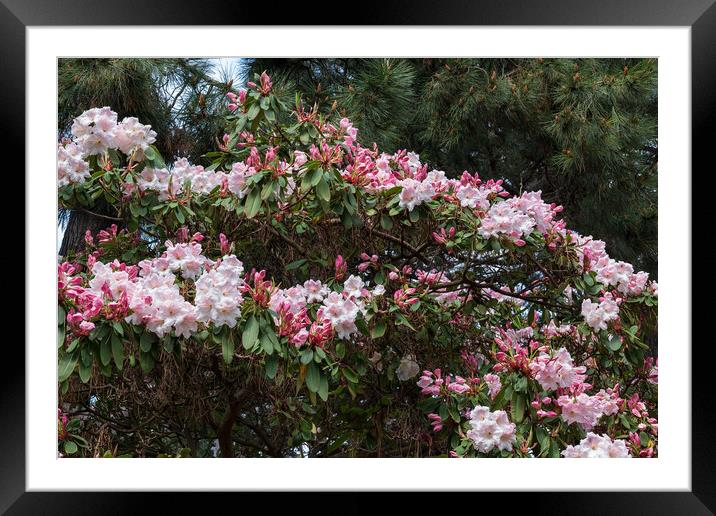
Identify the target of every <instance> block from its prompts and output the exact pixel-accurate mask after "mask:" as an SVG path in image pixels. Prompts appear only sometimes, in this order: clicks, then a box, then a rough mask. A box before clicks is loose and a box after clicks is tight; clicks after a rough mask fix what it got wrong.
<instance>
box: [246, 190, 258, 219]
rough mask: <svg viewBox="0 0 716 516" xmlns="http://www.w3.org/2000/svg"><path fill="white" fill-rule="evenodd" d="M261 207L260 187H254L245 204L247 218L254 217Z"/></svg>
mask: <svg viewBox="0 0 716 516" xmlns="http://www.w3.org/2000/svg"><path fill="white" fill-rule="evenodd" d="M260 209H261V192H260V190H259V189H258V188H254V189H252V190H251V191H250V192H249V195H248V196H247V197H246V205H245V206H244V214H245V215H246V217H247V218H249V219H252V218H254V217H255V216H256V214H257V213H258V212H259V210H260Z"/></svg>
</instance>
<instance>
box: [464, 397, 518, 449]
mask: <svg viewBox="0 0 716 516" xmlns="http://www.w3.org/2000/svg"><path fill="white" fill-rule="evenodd" d="M516 428H517V427H516V425H515V424H514V423H511V422H510V420H509V418H508V417H507V413H506V412H505V411H504V410H496V411H494V412H491V411H490V409H489V407H484V406H482V405H478V406H476V407H475V408H474V409H472V411H471V412H470V430H468V432H467V436H468V437H469V438H470V439H471V440H472V443H473V446H474V447H475V449H477V450H478V451H480V452H482V453H488V452H489V451H491V450H492V449H493V448H497V449H498V450H506V451H512V445H513V444H514V443H515V431H516Z"/></svg>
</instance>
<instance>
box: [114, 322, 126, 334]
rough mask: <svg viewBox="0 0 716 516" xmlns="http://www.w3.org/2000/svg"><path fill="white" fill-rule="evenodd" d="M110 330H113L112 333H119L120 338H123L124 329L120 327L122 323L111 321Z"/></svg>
mask: <svg viewBox="0 0 716 516" xmlns="http://www.w3.org/2000/svg"><path fill="white" fill-rule="evenodd" d="M112 328H114V331H116V332H117V333H119V334H120V335H121V336H122V337H124V328H123V327H122V323H121V322H119V321H113V322H112Z"/></svg>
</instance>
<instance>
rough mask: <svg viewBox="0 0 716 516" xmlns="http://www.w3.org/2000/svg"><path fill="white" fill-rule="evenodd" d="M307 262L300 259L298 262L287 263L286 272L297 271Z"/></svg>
mask: <svg viewBox="0 0 716 516" xmlns="http://www.w3.org/2000/svg"><path fill="white" fill-rule="evenodd" d="M307 261H308V260H306V259H305V258H301V259H300V260H296V261H294V262H291V263H289V264H288V265H286V270H287V271H292V270H294V269H298V268H299V267H300V266H301V265H303V264H305V263H306V262H307Z"/></svg>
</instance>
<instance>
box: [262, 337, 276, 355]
mask: <svg viewBox="0 0 716 516" xmlns="http://www.w3.org/2000/svg"><path fill="white" fill-rule="evenodd" d="M261 349H263V350H264V353H266V354H267V355H270V354H271V353H273V342H271V339H270V338H269V334H268V333H264V332H262V333H261Z"/></svg>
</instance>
